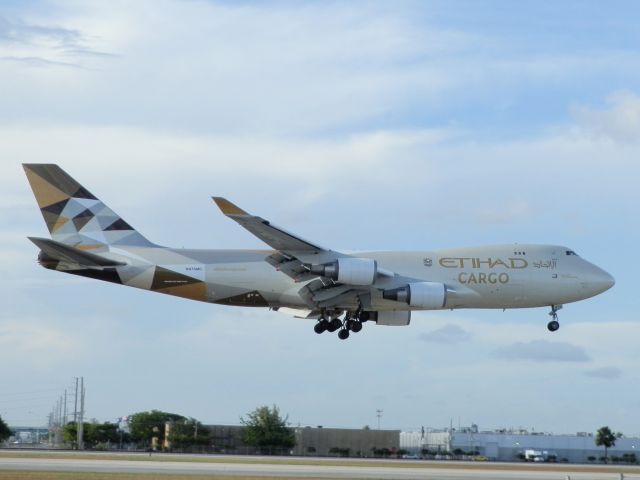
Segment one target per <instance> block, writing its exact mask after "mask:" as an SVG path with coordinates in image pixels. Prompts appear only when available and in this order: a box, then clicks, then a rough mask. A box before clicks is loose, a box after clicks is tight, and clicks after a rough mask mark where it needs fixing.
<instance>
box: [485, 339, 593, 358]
mask: <svg viewBox="0 0 640 480" xmlns="http://www.w3.org/2000/svg"><path fill="white" fill-rule="evenodd" d="M495 356H496V357H498V358H503V359H505V360H529V361H534V362H588V361H590V360H591V358H590V357H589V355H587V353H586V352H585V350H584V348H582V347H580V346H577V345H572V344H570V343H567V342H551V341H548V340H531V341H529V342H516V343H514V344H512V345H508V346H505V347H502V348H499V349H498V350H496V351H495Z"/></svg>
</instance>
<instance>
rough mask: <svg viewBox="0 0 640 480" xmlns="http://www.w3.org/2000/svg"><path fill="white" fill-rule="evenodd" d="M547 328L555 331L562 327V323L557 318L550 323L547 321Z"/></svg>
mask: <svg viewBox="0 0 640 480" xmlns="http://www.w3.org/2000/svg"><path fill="white" fill-rule="evenodd" d="M547 328H548V329H549V331H550V332H555V331H556V330H558V329H559V328H560V324H559V323H558V321H557V320H551V321H550V322H549V323H547Z"/></svg>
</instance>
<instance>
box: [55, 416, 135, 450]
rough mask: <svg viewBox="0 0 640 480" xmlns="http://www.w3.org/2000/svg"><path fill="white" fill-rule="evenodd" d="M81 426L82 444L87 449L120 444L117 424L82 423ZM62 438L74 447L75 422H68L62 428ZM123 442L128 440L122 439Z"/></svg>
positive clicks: (75, 439) (75, 438) (75, 436)
mask: <svg viewBox="0 0 640 480" xmlns="http://www.w3.org/2000/svg"><path fill="white" fill-rule="evenodd" d="M82 425H83V431H84V435H83V439H84V444H85V446H86V447H87V448H96V447H99V446H100V445H108V444H114V445H117V444H118V443H119V442H120V431H119V430H118V424H117V423H110V422H104V423H98V422H91V423H88V422H84V423H83V424H82ZM62 438H63V439H64V441H65V442H66V443H69V444H73V445H75V443H76V441H77V438H78V437H77V428H76V423H75V422H69V423H67V424H66V425H65V426H64V429H63V430H62ZM123 440H128V438H127V439H124V438H123Z"/></svg>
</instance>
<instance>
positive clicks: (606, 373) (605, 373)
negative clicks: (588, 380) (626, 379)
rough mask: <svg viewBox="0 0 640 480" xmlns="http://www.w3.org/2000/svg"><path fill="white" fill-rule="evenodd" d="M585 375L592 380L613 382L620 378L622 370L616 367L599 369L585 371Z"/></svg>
mask: <svg viewBox="0 0 640 480" xmlns="http://www.w3.org/2000/svg"><path fill="white" fill-rule="evenodd" d="M585 375H587V376H588V377H594V378H603V379H605V380H614V379H616V378H620V377H621V376H622V370H620V369H619V368H618V367H601V368H594V369H593V370H587V371H586V372H585Z"/></svg>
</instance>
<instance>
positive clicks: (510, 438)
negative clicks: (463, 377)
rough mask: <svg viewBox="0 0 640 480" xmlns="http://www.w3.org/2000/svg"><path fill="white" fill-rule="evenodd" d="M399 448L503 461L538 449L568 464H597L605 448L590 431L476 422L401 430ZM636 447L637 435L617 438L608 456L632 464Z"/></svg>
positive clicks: (639, 441) (547, 457)
mask: <svg viewBox="0 0 640 480" xmlns="http://www.w3.org/2000/svg"><path fill="white" fill-rule="evenodd" d="M400 448H402V449H403V450H406V451H408V452H409V453H411V454H414V455H419V456H424V455H428V456H434V457H438V456H441V457H443V458H446V457H447V456H450V455H452V454H454V452H457V454H458V455H462V456H464V455H467V456H481V457H486V458H487V459H489V460H497V461H503V462H513V461H519V460H523V459H524V457H525V455H526V454H527V451H529V452H531V451H535V452H539V455H536V456H539V457H542V459H544V460H547V461H549V460H555V461H558V462H571V463H598V462H599V461H600V458H601V457H603V456H604V448H603V447H598V446H596V443H595V436H594V434H592V433H586V432H579V433H576V434H575V435H554V434H548V433H538V432H529V431H527V430H524V429H518V430H511V429H500V430H494V431H480V430H478V427H477V426H476V425H472V426H471V427H469V428H461V429H458V430H456V429H446V430H433V429H425V430H424V431H420V432H402V433H400ZM638 449H640V438H637V437H634V438H624V437H623V438H619V439H617V440H616V445H615V447H612V448H610V449H609V451H608V457H609V458H610V459H613V460H615V459H616V457H617V459H618V460H619V461H624V460H626V461H631V462H632V463H635V461H634V460H633V459H635V457H636V455H637V454H636V450H638ZM461 452H462V453H461ZM639 457H640V456H639ZM639 459H640V458H639Z"/></svg>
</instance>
